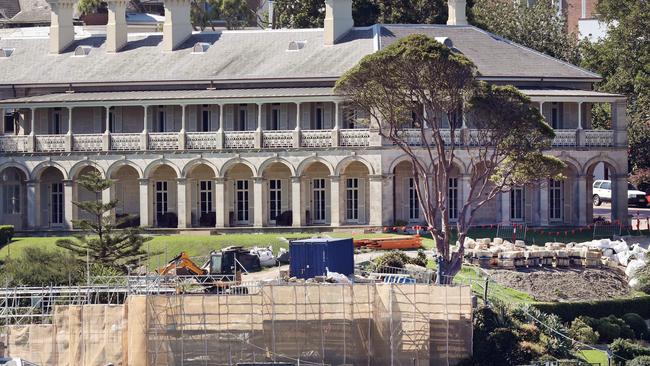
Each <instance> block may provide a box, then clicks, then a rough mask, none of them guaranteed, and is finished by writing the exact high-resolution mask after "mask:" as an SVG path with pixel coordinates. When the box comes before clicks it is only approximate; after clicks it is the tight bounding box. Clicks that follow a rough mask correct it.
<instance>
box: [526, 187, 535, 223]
mask: <svg viewBox="0 0 650 366" xmlns="http://www.w3.org/2000/svg"><path fill="white" fill-rule="evenodd" d="M524 221H525V222H526V223H527V224H532V223H533V187H532V186H525V187H524Z"/></svg>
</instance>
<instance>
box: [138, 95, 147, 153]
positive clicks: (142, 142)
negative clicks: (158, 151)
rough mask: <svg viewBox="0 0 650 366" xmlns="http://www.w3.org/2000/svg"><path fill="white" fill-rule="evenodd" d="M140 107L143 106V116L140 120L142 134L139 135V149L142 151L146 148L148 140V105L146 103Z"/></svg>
mask: <svg viewBox="0 0 650 366" xmlns="http://www.w3.org/2000/svg"><path fill="white" fill-rule="evenodd" d="M142 108H144V118H143V121H142V135H141V136H140V149H141V150H142V151H146V150H147V148H148V146H147V145H148V142H149V141H148V140H149V116H148V112H149V106H148V105H143V106H142Z"/></svg>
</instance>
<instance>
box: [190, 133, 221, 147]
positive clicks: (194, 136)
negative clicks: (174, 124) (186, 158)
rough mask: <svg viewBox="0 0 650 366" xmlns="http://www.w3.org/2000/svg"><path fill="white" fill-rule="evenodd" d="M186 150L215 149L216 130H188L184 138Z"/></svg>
mask: <svg viewBox="0 0 650 366" xmlns="http://www.w3.org/2000/svg"><path fill="white" fill-rule="evenodd" d="M185 147H186V148H187V149H188V150H215V149H216V148H217V134H216V132H188V133H187V134H186V138H185Z"/></svg>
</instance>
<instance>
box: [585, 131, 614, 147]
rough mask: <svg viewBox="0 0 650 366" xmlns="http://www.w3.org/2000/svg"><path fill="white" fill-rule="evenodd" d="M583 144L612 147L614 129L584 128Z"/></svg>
mask: <svg viewBox="0 0 650 366" xmlns="http://www.w3.org/2000/svg"><path fill="white" fill-rule="evenodd" d="M585 146H594V147H612V146H614V131H609V130H586V131H585Z"/></svg>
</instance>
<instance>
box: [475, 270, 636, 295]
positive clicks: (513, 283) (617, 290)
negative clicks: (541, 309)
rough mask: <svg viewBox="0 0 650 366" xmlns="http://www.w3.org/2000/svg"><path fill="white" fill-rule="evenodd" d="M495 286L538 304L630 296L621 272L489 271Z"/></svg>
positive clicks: (625, 279)
mask: <svg viewBox="0 0 650 366" xmlns="http://www.w3.org/2000/svg"><path fill="white" fill-rule="evenodd" d="M488 272H489V273H490V276H491V278H492V279H493V280H494V281H496V282H497V283H499V284H501V285H504V286H507V287H511V288H514V289H516V290H519V291H522V292H526V293H528V294H530V295H532V296H533V297H534V298H535V299H536V300H538V301H586V300H605V299H611V298H614V297H620V296H625V295H629V294H631V291H632V290H631V289H630V287H629V286H628V284H627V278H626V276H625V274H624V273H622V272H620V271H617V270H612V269H556V268H549V269H535V270H525V271H509V270H489V271H488Z"/></svg>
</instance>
